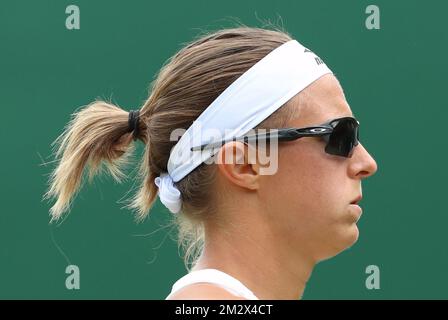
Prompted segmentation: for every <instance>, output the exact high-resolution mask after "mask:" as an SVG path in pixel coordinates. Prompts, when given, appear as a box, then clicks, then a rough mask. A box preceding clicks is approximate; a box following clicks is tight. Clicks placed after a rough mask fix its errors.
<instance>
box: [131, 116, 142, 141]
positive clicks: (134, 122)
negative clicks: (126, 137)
mask: <svg viewBox="0 0 448 320" xmlns="http://www.w3.org/2000/svg"><path fill="white" fill-rule="evenodd" d="M139 119H140V110H131V111H129V118H128V127H129V131H128V132H132V136H133V137H134V141H135V140H137V138H138V134H139V129H140V126H139V125H138V121H139Z"/></svg>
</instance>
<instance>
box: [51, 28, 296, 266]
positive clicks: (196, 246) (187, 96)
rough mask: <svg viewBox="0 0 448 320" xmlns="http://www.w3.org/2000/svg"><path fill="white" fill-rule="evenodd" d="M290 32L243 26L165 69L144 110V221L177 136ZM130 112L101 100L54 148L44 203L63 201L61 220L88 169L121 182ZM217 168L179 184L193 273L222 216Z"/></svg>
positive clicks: (268, 123)
mask: <svg viewBox="0 0 448 320" xmlns="http://www.w3.org/2000/svg"><path fill="white" fill-rule="evenodd" d="M291 39H292V38H291V36H290V35H289V34H287V33H286V32H285V31H283V30H279V29H276V28H274V30H269V29H264V28H252V27H247V26H238V27H235V28H230V29H222V30H219V31H216V32H212V33H209V34H206V35H202V36H200V37H198V38H197V39H196V40H193V41H192V42H190V43H188V44H187V45H186V46H184V47H183V48H182V49H181V50H180V51H179V52H177V53H176V54H175V55H174V56H173V57H171V58H170V59H169V60H168V61H167V63H165V65H164V66H163V67H162V69H161V70H160V72H159V74H158V76H157V78H156V79H155V80H154V81H153V82H152V83H151V88H150V92H151V93H150V95H149V97H148V99H147V100H146V102H145V103H144V105H143V106H142V107H141V109H140V121H139V130H138V132H139V134H138V136H137V138H138V140H140V141H142V142H143V143H144V145H145V149H144V157H143V159H142V160H141V162H140V169H139V179H140V181H141V185H140V188H139V189H138V191H137V192H136V194H135V195H134V196H133V197H132V199H130V201H129V204H128V206H127V207H128V208H129V209H134V210H135V211H136V217H137V219H138V220H142V219H144V218H145V217H146V216H147V215H148V213H149V211H150V209H151V207H152V206H153V204H154V202H155V199H156V196H157V186H156V185H155V183H154V179H155V178H156V177H157V176H159V175H160V174H161V173H162V172H167V162H168V158H169V155H170V150H171V148H172V147H173V146H174V144H175V143H176V142H175V141H171V140H170V135H171V133H172V131H173V130H175V129H178V128H183V129H187V128H188V127H189V126H190V125H191V124H192V123H193V121H194V120H195V119H196V118H197V117H198V116H199V115H200V114H201V113H202V112H203V111H204V110H205V109H206V108H207V106H209V105H210V104H211V103H212V102H213V100H215V98H216V97H218V96H219V94H220V93H221V92H222V91H224V89H225V88H227V87H228V86H229V85H230V84H231V83H232V82H233V81H235V80H236V79H237V78H238V77H239V76H241V75H242V74H243V73H244V72H245V71H246V70H248V69H249V68H250V67H252V66H253V65H254V64H255V63H257V62H258V61H259V60H260V59H262V58H263V57H264V56H266V55H267V54H268V53H269V52H270V51H272V50H274V49H275V48H277V47H278V46H280V45H281V44H283V43H285V42H287V41H289V40H291ZM293 100H295V99H291V100H290V101H289V102H288V103H286V104H285V106H283V107H281V108H280V109H278V110H277V111H276V112H275V113H273V114H272V115H271V116H270V117H269V118H267V119H266V120H265V121H263V122H262V123H261V124H260V125H258V126H257V128H269V127H282V126H284V125H285V123H286V122H287V121H288V120H289V119H291V118H292V117H293V116H294V115H295V113H296V110H297V104H296V103H295V101H293ZM128 115H129V113H128V111H125V110H123V109H122V108H120V107H119V106H116V105H113V104H111V103H108V102H105V101H95V102H92V103H91V104H89V105H87V106H85V107H83V108H82V109H80V110H79V111H76V112H75V113H74V114H73V115H72V119H71V121H70V122H69V123H68V125H67V127H66V128H65V129H64V131H63V133H62V134H61V135H60V136H59V137H58V138H57V139H56V140H55V141H54V142H53V145H54V146H55V157H56V160H57V167H56V168H55V170H54V171H53V172H52V174H51V176H50V180H49V189H48V191H47V192H46V194H45V195H44V198H55V199H56V202H55V203H54V205H53V206H52V207H51V209H50V214H51V219H52V221H53V220H57V219H59V218H60V217H61V216H62V214H63V213H64V212H66V211H69V210H70V204H71V201H72V199H73V198H74V197H75V195H76V193H77V192H78V191H79V189H80V185H81V181H82V176H83V173H84V169H85V168H88V177H89V181H91V180H92V178H93V177H94V176H95V175H96V174H97V173H98V172H99V171H102V170H101V169H102V168H105V169H107V170H108V172H109V173H110V174H111V175H112V176H113V178H115V180H117V181H118V182H121V181H122V179H123V178H124V177H125V175H124V173H123V171H122V169H123V168H124V167H125V166H126V164H128V163H129V161H128V160H129V156H130V155H131V154H132V151H133V150H134V145H133V143H132V142H133V137H132V133H131V132H129V129H128ZM215 173H216V167H215V165H206V164H204V163H203V164H202V165H200V166H199V167H197V168H196V169H195V170H194V171H192V172H191V173H190V174H188V175H187V176H186V177H185V178H183V179H182V180H180V181H179V182H177V183H176V186H177V188H178V189H179V190H180V192H181V197H182V209H181V213H179V214H177V215H175V216H173V218H174V223H175V224H177V226H178V244H179V246H182V247H183V248H184V250H185V256H184V259H185V260H184V263H185V266H186V268H187V269H189V267H188V261H189V260H190V259H191V260H192V262H191V264H192V265H193V264H194V263H195V260H196V259H197V257H198V256H199V255H200V253H201V249H202V247H203V240H204V239H203V237H204V230H203V221H204V219H207V217H210V216H212V215H213V214H216V212H217V211H218V208H216V207H215V205H214V204H215V201H213V195H214V194H215V192H214V189H213V184H214V178H215Z"/></svg>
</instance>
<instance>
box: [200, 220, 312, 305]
mask: <svg viewBox="0 0 448 320" xmlns="http://www.w3.org/2000/svg"><path fill="white" fill-rule="evenodd" d="M263 229H264V230H263ZM220 230H223V229H222V228H216V227H215V226H213V225H212V224H206V227H205V243H204V250H203V252H202V254H201V256H200V258H199V259H198V261H197V263H196V264H195V266H194V267H193V268H192V271H195V270H201V269H207V268H213V269H218V270H221V271H223V272H225V273H227V274H229V275H231V276H233V277H234V278H236V279H238V280H239V281H240V282H242V283H243V284H244V285H245V286H246V287H247V288H249V289H250V290H251V291H252V292H253V293H254V294H255V295H256V296H257V297H258V298H259V299H263V300H265V299H266V300H267V299H273V300H277V299H281V300H284V299H285V300H286V299H287V300H293V299H300V298H301V297H302V295H303V291H304V290H305V286H306V283H307V281H308V279H309V277H310V275H311V273H312V270H313V268H314V266H315V262H313V261H312V260H311V259H306V255H305V254H301V253H299V252H298V250H297V248H293V247H292V246H291V245H288V241H286V240H285V239H283V238H282V237H281V236H278V235H277V236H275V237H274V234H272V232H269V228H263V227H260V225H257V226H256V227H255V226H253V227H250V226H248V225H244V227H243V225H240V227H239V228H238V229H236V227H235V226H234V225H233V226H232V228H231V229H229V228H228V227H226V229H225V232H223V231H220Z"/></svg>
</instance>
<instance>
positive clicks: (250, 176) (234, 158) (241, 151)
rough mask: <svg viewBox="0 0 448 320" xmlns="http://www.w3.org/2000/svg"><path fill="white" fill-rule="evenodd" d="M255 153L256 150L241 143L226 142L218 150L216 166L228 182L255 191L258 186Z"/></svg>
mask: <svg viewBox="0 0 448 320" xmlns="http://www.w3.org/2000/svg"><path fill="white" fill-rule="evenodd" d="M256 152H257V150H256V148H254V147H253V146H250V145H248V144H245V143H243V142H240V141H232V142H228V143H226V144H225V145H223V146H222V147H221V149H220V150H219V152H218V154H217V159H216V161H217V162H216V165H217V166H218V170H219V171H220V173H221V174H222V175H223V176H224V177H226V178H227V180H228V181H229V182H231V183H233V184H235V185H238V186H240V187H242V188H246V189H250V190H256V189H258V188H259V184H260V165H259V164H258V162H257V155H256Z"/></svg>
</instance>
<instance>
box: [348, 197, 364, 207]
mask: <svg viewBox="0 0 448 320" xmlns="http://www.w3.org/2000/svg"><path fill="white" fill-rule="evenodd" d="M361 200H362V195H359V196H357V197H356V198H355V199H353V201H352V202H350V204H354V205H358V203H359V202H360V201H361Z"/></svg>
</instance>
